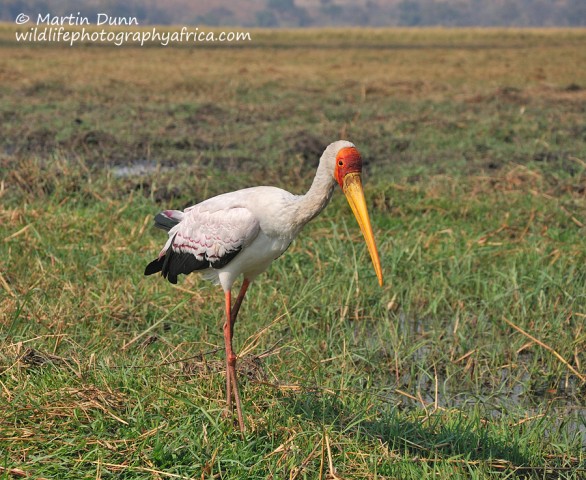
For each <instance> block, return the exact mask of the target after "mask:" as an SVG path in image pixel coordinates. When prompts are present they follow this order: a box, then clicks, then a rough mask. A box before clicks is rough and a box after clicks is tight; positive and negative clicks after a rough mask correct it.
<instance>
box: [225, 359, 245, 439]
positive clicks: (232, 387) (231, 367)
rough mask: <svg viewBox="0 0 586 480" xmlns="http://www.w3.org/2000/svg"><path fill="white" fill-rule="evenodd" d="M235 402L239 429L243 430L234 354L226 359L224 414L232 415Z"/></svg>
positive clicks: (226, 415)
mask: <svg viewBox="0 0 586 480" xmlns="http://www.w3.org/2000/svg"><path fill="white" fill-rule="evenodd" d="M232 400H234V403H235V404H236V415H237V418H238V426H239V427H240V431H241V432H244V417H243V415H242V406H241V404H240V392H239V391H238V380H237V378H236V356H233V357H232V356H230V357H229V358H228V359H227V361H226V409H225V410H224V416H225V417H226V418H227V417H231V416H233V415H234V405H233V403H232Z"/></svg>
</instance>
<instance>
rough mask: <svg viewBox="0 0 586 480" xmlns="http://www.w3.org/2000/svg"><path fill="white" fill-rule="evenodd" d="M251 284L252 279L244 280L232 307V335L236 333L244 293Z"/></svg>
mask: <svg viewBox="0 0 586 480" xmlns="http://www.w3.org/2000/svg"><path fill="white" fill-rule="evenodd" d="M249 285H250V280H247V279H246V278H245V279H244V281H243V282H242V286H241V287H240V292H238V297H236V302H234V306H233V307H232V312H231V315H230V320H231V322H232V325H231V326H230V327H231V330H232V335H234V324H235V323H236V317H237V316H238V310H240V305H242V300H244V295H246V290H248V286H249Z"/></svg>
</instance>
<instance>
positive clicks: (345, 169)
mask: <svg viewBox="0 0 586 480" xmlns="http://www.w3.org/2000/svg"><path fill="white" fill-rule="evenodd" d="M361 172H362V157H361V156H360V153H358V150H356V148H354V147H345V148H342V149H341V150H340V151H339V152H338V155H336V169H335V171H334V178H335V179H336V180H337V182H338V184H339V185H340V187H341V188H344V177H345V176H346V175H348V174H349V173H361Z"/></svg>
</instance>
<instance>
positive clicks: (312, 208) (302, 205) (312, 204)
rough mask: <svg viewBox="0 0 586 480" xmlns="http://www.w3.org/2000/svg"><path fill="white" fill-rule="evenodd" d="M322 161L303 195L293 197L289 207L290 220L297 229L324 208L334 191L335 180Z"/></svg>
mask: <svg viewBox="0 0 586 480" xmlns="http://www.w3.org/2000/svg"><path fill="white" fill-rule="evenodd" d="M329 170H330V169H329V168H328V167H327V165H326V164H325V163H324V162H320V164H319V166H318V168H317V172H316V174H315V178H314V179H313V183H312V184H311V187H310V188H309V190H308V191H307V193H306V194H305V195H300V196H298V197H295V199H294V200H293V202H292V203H291V204H290V206H289V208H290V209H291V210H290V212H291V213H290V215H291V220H292V223H293V224H294V226H295V227H296V228H297V229H301V228H302V227H303V226H304V225H305V224H306V223H307V222H309V221H310V220H312V219H313V218H315V217H316V216H317V215H319V213H320V212H321V211H322V210H323V209H324V208H326V205H327V204H328V203H329V202H330V199H331V198H332V194H333V193H334V186H335V185H336V180H335V179H334V176H333V174H332V172H330V171H329Z"/></svg>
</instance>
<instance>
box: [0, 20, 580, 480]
mask: <svg viewBox="0 0 586 480" xmlns="http://www.w3.org/2000/svg"><path fill="white" fill-rule="evenodd" d="M6 28H8V27H6ZM330 33H331V32H330ZM408 33H409V35H407V36H406V37H405V36H401V35H400V32H399V33H397V32H396V31H391V32H387V33H385V32H383V31H375V32H371V33H370V34H368V32H364V33H359V32H353V35H354V36H358V37H356V38H354V37H352V39H353V41H356V42H357V41H358V40H360V41H361V42H362V43H361V45H360V46H359V47H357V48H355V49H352V48H347V49H346V50H345V52H344V55H346V57H344V58H348V59H349V62H350V63H353V64H359V66H360V72H361V73H360V75H361V76H357V75H356V74H355V73H353V72H351V71H349V70H348V69H346V68H344V64H341V63H340V62H341V61H342V60H341V58H340V57H338V56H336V55H335V54H334V55H333V58H332V55H331V54H332V52H334V53H335V52H338V50H336V49H335V48H329V47H328V48H326V49H320V48H316V49H313V50H310V49H307V50H305V49H299V48H275V50H274V52H272V53H273V55H271V56H270V57H269V58H267V56H266V49H267V48H269V47H268V46H270V45H271V43H270V41H272V42H273V44H275V45H281V46H282V45H283V44H288V43H292V44H295V43H296V42H299V43H301V44H303V43H304V42H306V41H307V40H306V36H307V35H309V38H310V39H314V40H316V42H318V44H320V43H319V42H324V41H326V42H327V40H324V38H325V37H323V36H322V35H324V34H323V33H322V32H317V31H315V32H310V34H308V33H303V34H298V35H297V34H296V33H295V32H284V33H283V34H282V35H281V36H279V35H277V36H275V37H274V38H272V40H271V38H268V39H267V38H264V37H263V39H262V41H261V43H262V44H263V45H268V46H267V47H263V48H262V49H261V48H259V49H240V50H232V49H222V50H218V49H205V48H202V49H200V50H196V51H194V52H193V53H189V50H186V49H176V50H173V49H169V50H162V49H138V48H137V49H126V50H125V52H124V54H125V55H130V57H128V56H124V55H122V54H121V53H120V50H119V49H114V48H100V49H97V48H90V47H87V48H77V49H59V48H22V47H21V48H17V47H15V46H14V45H12V44H11V43H10V42H7V41H4V43H2V47H1V49H2V50H3V53H5V54H6V55H5V56H3V58H5V59H6V58H12V60H14V59H19V63H17V64H12V63H9V61H8V60H0V67H1V68H2V70H1V71H3V72H4V73H5V75H4V77H0V78H4V79H5V80H2V81H0V92H1V93H2V97H0V116H1V118H2V119H3V128H4V130H5V132H6V133H5V135H4V136H3V137H2V138H1V139H0V150H1V151H2V153H1V154H0V167H1V173H0V198H1V201H0V202H1V203H0V251H1V255H0V275H1V277H0V392H1V393H0V402H1V404H0V478H6V479H12V478H19V477H22V476H25V475H28V476H29V477H30V478H55V479H57V478H58V479H80V478H104V479H105V478H128V479H130V478H132V479H138V478H145V479H146V478H161V479H165V478H197V479H200V478H222V479H240V478H242V479H244V478H247V479H253V478H258V479H265V478H275V479H277V478H295V479H303V478H306V479H315V478H323V479H325V478H330V479H333V478H344V479H349V478H357V479H363V478H369V479H375V478H377V479H395V478H400V479H410V478H411V479H420V478H442V479H448V478H449V479H454V478H478V479H485V478H488V479H490V478H495V479H496V478H499V479H500V478H516V477H519V478H536V479H537V478H538V479H554V478H556V479H557V478H563V479H577V478H581V477H583V476H584V475H585V474H586V455H585V451H586V404H585V402H584V398H585V394H586V386H585V382H584V381H583V380H581V378H580V377H584V375H586V367H585V365H586V355H585V351H586V328H585V325H586V247H585V241H584V234H585V232H586V230H585V228H586V227H584V224H586V216H585V214H584V212H585V211H586V197H585V193H584V192H585V188H586V164H585V160H586V136H585V135H584V132H585V131H586V130H585V127H586V124H585V123H584V118H583V112H584V107H585V105H586V103H585V102H586V97H585V96H584V90H583V87H584V86H585V85H586V76H585V74H584V72H582V71H579V70H576V69H575V68H570V64H572V65H575V61H579V59H580V58H582V57H583V55H584V52H583V48H582V46H581V43H580V42H578V41H577V40H576V38H582V37H581V35H583V33H581V32H580V31H574V32H571V33H567V32H563V31H560V32H539V31H531V34H530V35H529V37H530V38H526V37H525V36H524V34H523V33H518V32H509V33H508V34H507V36H504V37H503V36H498V35H497V36H496V37H495V32H493V31H487V32H471V31H459V32H450V31H434V30H422V31H420V32H419V33H418V32H417V31H409V32H408ZM326 34H327V32H326ZM334 34H335V35H341V34H340V33H339V32H338V33H335V31H334ZM4 35H6V33H5V32H4ZM273 35H275V34H273ZM312 35H313V36H312ZM362 35H364V36H365V37H364V39H363V38H362ZM397 35H399V37H397ZM342 38H343V36H342ZM397 38H398V39H400V40H401V41H405V42H407V40H409V41H412V42H414V43H416V44H418V45H420V46H421V48H418V49H415V50H407V51H403V50H399V51H395V50H392V51H386V50H382V49H381V48H379V47H380V44H381V42H383V43H384V42H387V41H389V39H391V40H392V39H397ZM536 38H537V39H538V40H539V41H538V42H537V45H538V46H536V47H532V46H530V45H533V44H534V41H535V39H536ZM336 39H337V40H335V42H338V41H339V37H336ZM463 39H464V40H466V43H467V45H468V47H465V48H462V49H458V48H453V47H454V44H455V45H458V44H459V42H462V41H463ZM546 40H547V41H546ZM397 41H399V40H397ZM495 42H496V44H495V45H494V48H483V49H480V50H478V49H475V48H471V47H470V45H472V46H474V45H485V46H486V45H490V44H493V43H495ZM371 43H372V48H370V46H371ZM365 44H368V45H365ZM438 45H448V47H449V48H447V47H446V49H445V50H444V49H442V48H439V47H438ZM367 46H368V47H369V48H366V47H367ZM377 46H378V47H377ZM507 46H510V48H508V47H507ZM64 53H66V55H65V54H64ZM0 58H2V57H0ZM128 58H132V59H133V60H132V62H128V60H127V59H128ZM495 58H497V59H495ZM498 59H501V60H502V59H505V61H507V62H510V63H509V67H508V70H507V69H505V68H504V67H502V65H500V63H499V60H498ZM76 62H77V63H76ZM491 62H492V63H491ZM316 64H319V65H320V68H323V70H324V72H325V73H324V74H323V75H320V71H319V70H316V67H315V65H316ZM14 65H18V68H19V69H20V70H21V74H23V73H24V75H21V77H19V78H21V80H19V81H18V82H16V83H15V82H14V81H11V80H10V79H11V78H12V77H11V75H13V74H15V73H14V72H15V71H16V67H15V66H14ZM76 65H77V66H79V65H83V66H84V68H83V69H81V68H77V69H73V68H72V67H74V66H76ZM381 65H383V66H385V68H384V69H382V70H385V71H387V67H388V71H392V72H393V73H388V74H383V73H382V72H381ZM458 65H459V66H458ZM106 66H107V67H108V69H107V70H106V69H105V68H106ZM196 67H198V68H199V69H198V68H196ZM540 68H541V69H542V70H543V72H544V73H543V72H542V74H543V75H545V76H546V77H548V75H549V77H548V78H546V80H542V79H540V78H541V77H532V76H531V75H538V74H539V69H540ZM462 69H463V70H464V73H462V71H461V70H462ZM67 72H69V74H70V75H71V77H72V78H71V82H70V81H69V79H67V78H66V76H65V74H66V73H67ZM397 72H399V73H397ZM527 72H533V73H531V75H530V74H528V73H527ZM554 73H555V75H554ZM293 74H294V75H293ZM159 75H161V78H164V77H165V76H166V77H168V81H166V82H165V81H162V82H160V83H159V84H157V83H156V82H157V79H158V76H159ZM394 76H396V78H395V77H394ZM572 84H575V85H576V87H572V88H568V86H569V85H572ZM181 85H183V87H181ZM339 136H346V137H348V138H349V139H351V140H353V141H354V142H355V143H356V144H357V146H358V148H359V149H360V150H361V151H362V152H363V154H364V157H365V158H366V159H367V160H368V161H369V163H368V166H367V171H366V181H365V185H366V189H367V201H368V203H369V205H370V211H371V217H372V221H373V226H374V229H375V234H376V237H377V240H378V246H379V250H380V253H381V260H382V264H383V271H384V275H385V280H386V284H385V286H384V287H383V288H382V289H381V288H380V287H379V286H378V284H377V281H376V277H375V275H374V272H373V271H372V267H371V264H370V259H369V257H368V253H367V251H366V249H365V247H364V245H363V244H362V239H361V236H360V232H359V229H358V227H357V225H356V224H355V221H354V219H353V218H352V215H351V212H350V209H349V207H348V205H347V204H346V202H345V200H344V198H343V196H342V195H340V194H336V196H335V197H334V200H333V201H332V204H331V205H330V206H329V207H328V208H327V209H326V210H325V212H323V214H322V215H321V216H320V217H318V218H317V219H316V220H314V221H313V222H312V223H311V224H310V225H308V226H307V227H306V228H305V230H304V231H303V232H302V234H301V235H300V237H299V238H298V239H297V240H296V241H295V242H294V244H293V245H292V246H291V248H290V249H289V250H288V251H287V253H286V254H285V255H283V257H281V258H280V259H279V260H278V261H277V262H275V263H274V265H273V266H272V267H271V269H270V270H269V272H268V273H267V274H265V275H263V276H262V277H260V278H259V279H258V281H257V282H255V283H254V284H253V286H252V287H251V290H250V293H249V296H248V298H247V300H246V301H245V303H244V305H243V308H242V312H241V315H240V319H239V323H238V324H237V326H236V335H235V343H236V350H237V351H239V352H241V358H240V361H239V366H238V368H239V374H240V379H241V395H242V399H243V408H244V412H245V422H246V424H247V431H246V433H245V434H244V436H241V435H240V434H239V433H238V432H237V428H235V424H234V422H233V421H232V420H231V419H227V418H225V417H224V415H223V410H224V403H225V397H224V395H225V394H224V388H225V379H224V358H223V336H222V330H221V325H222V322H223V319H222V305H223V296H222V294H221V290H220V289H219V288H218V287H214V286H210V285H208V284H206V283H205V282H203V281H202V280H201V279H199V278H198V277H197V276H196V275H191V276H189V277H186V278H184V279H183V280H182V281H181V282H180V284H179V285H178V286H177V287H173V286H171V285H170V284H168V283H167V282H164V281H163V280H162V279H160V278H153V277H146V278H145V277H143V274H142V272H143V271H144V266H145V265H146V263H148V262H149V261H150V260H152V259H153V258H154V257H155V256H156V255H157V253H158V251H159V250H160V248H161V246H162V244H163V242H164V240H165V235H164V234H162V233H161V232H160V231H158V230H155V229H153V228H152V227H151V223H152V216H153V215H154V214H155V213H157V212H158V211H159V209H161V208H168V207H171V208H180V207H183V206H187V205H189V204H192V203H193V202H196V201H200V200H202V199H204V198H206V197H208V196H211V195H214V194H216V193H220V192H222V191H226V190H230V189H235V188H239V187H245V186H249V185H254V184H261V183H262V184H274V185H278V186H282V187H285V188H288V189H291V190H292V191H295V192H301V191H303V189H305V188H307V187H308V185H309V182H310V181H311V178H312V176H313V174H314V168H315V165H316V163H317V158H318V156H319V153H320V150H321V149H322V146H323V145H325V144H327V143H329V142H330V141H333V140H335V139H337V138H338V137H339ZM145 161H146V163H147V164H148V165H150V164H152V165H155V166H157V168H158V169H159V170H158V171H157V172H155V173H153V172H151V173H146V174H144V175H138V176H129V177H118V176H117V175H115V174H114V172H115V170H113V169H112V167H113V166H114V165H128V164H132V163H134V162H138V163H140V162H145ZM515 327H517V328H515ZM530 336H531V337H532V338H533V339H532V338H531V337H530ZM554 352H555V353H554Z"/></svg>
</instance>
